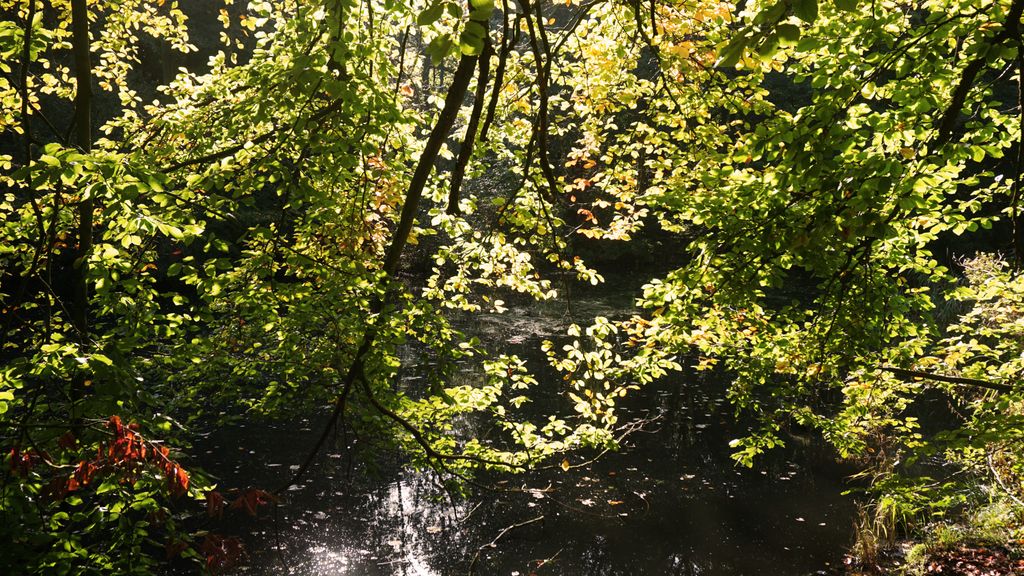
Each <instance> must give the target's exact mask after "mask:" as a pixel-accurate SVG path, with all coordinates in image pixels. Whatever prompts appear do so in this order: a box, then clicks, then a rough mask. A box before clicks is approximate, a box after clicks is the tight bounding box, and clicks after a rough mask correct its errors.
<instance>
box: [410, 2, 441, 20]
mask: <svg viewBox="0 0 1024 576" xmlns="http://www.w3.org/2000/svg"><path fill="white" fill-rule="evenodd" d="M442 13H444V5H443V4H441V3H440V2H434V3H433V4H431V5H430V6H427V7H426V8H424V9H423V11H422V12H420V13H419V15H418V16H416V24H417V25H419V26H430V25H431V24H433V23H434V22H437V20H438V19H439V18H441V14H442Z"/></svg>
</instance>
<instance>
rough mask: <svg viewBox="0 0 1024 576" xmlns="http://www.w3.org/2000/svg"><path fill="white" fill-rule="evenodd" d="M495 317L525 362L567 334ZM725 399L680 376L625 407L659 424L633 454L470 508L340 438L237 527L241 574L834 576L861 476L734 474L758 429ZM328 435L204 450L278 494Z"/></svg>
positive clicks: (224, 441)
mask: <svg viewBox="0 0 1024 576" xmlns="http://www.w3.org/2000/svg"><path fill="white" fill-rule="evenodd" d="M580 317H581V318H582V317H585V315H584V314H580ZM541 320H543V318H541ZM485 321H487V320H485ZM490 321H491V322H493V323H494V324H493V325H491V326H488V327H485V328H488V329H491V330H492V332H493V331H494V330H495V329H497V330H498V331H499V332H501V337H503V338H506V339H508V340H509V341H512V342H518V343H519V344H517V345H516V346H517V347H521V349H520V350H516V351H517V352H520V353H522V352H523V350H526V349H531V348H535V343H536V341H537V338H535V337H534V333H535V332H545V331H546V330H541V329H540V328H538V326H547V327H551V329H552V330H554V329H557V328H558V326H557V323H554V324H553V323H551V322H547V321H542V322H539V323H533V324H531V322H530V321H529V318H524V317H522V316H518V317H517V316H516V315H515V314H512V315H510V316H508V317H506V318H499V319H494V320H490ZM412 360H413V361H415V359H412ZM408 377H409V378H415V370H413V371H411V372H410V374H409V376H408ZM464 377H469V378H472V377H473V374H472V373H468V374H466V375H464ZM722 391H723V385H722V384H721V383H720V382H716V381H715V380H714V379H711V378H708V379H702V378H700V377H698V376H697V375H694V374H690V375H675V376H673V377H670V378H667V379H665V380H664V381H662V382H660V383H657V384H655V385H652V386H650V387H649V388H647V389H646V390H644V391H642V392H639V393H637V396H636V397H635V398H633V399H632V400H631V401H630V402H628V403H627V404H626V405H625V407H626V408H627V410H628V412H629V413H630V414H631V415H632V416H634V417H637V418H652V417H657V419H656V420H655V421H653V422H652V423H651V424H650V425H648V426H647V428H646V429H645V430H643V431H640V432H636V433H634V434H632V435H631V436H629V437H628V439H627V441H626V442H625V444H624V446H623V449H622V451H621V452H618V453H613V454H608V455H606V456H604V457H603V458H601V459H600V460H598V461H597V462H596V463H593V464H591V465H588V466H585V467H580V468H573V469H571V470H570V471H568V472H563V471H562V470H560V469H556V470H549V471H546V472H542V473H535V474H532V475H525V476H510V477H500V478H493V479H491V481H492V482H493V483H497V485H496V487H497V488H498V489H497V490H495V491H483V490H477V491H476V492H475V494H474V495H473V496H472V497H470V498H469V499H468V500H452V499H449V498H448V497H447V495H446V493H445V492H444V491H443V490H441V489H439V487H438V483H437V481H436V478H434V477H432V476H430V475H425V474H417V473H413V472H403V471H402V469H401V467H400V466H398V465H395V464H393V463H390V464H389V463H385V464H382V465H381V466H378V467H377V468H378V470H377V471H375V472H374V473H370V472H368V471H367V470H366V467H365V466H361V465H358V464H356V463H354V462H353V461H351V460H350V459H349V458H348V457H347V456H346V453H345V451H344V449H343V447H342V444H343V443H344V442H343V440H342V439H340V438H339V441H338V445H337V446H335V447H333V448H331V449H330V450H328V451H327V454H326V455H325V456H324V457H323V458H322V460H321V463H320V464H319V465H318V466H317V467H316V468H315V469H314V471H313V474H312V475H311V476H310V478H309V479H308V480H306V481H305V484H304V485H303V486H302V487H300V488H297V489H293V490H290V491H289V492H288V493H287V496H286V498H285V500H284V501H283V503H282V506H280V507H279V508H278V511H277V513H276V514H274V513H264V514H263V515H262V517H261V518H258V519H256V520H246V521H244V522H242V523H241V524H240V525H237V526H234V527H233V529H234V530H236V531H237V532H239V533H249V535H250V536H249V548H250V551H251V552H250V565H249V566H248V567H246V568H245V569H243V571H242V572H243V573H249V574H259V575H263V574H295V575H303V576H320V575H323V576H326V575H345V576H348V575H352V576H356V575H368V576H374V575H391V574H400V575H409V576H428V575H430V576H433V575H438V576H440V575H454V574H469V573H470V568H471V566H472V569H473V573H475V574H480V575H485V576H489V575H506V576H508V575H517V574H518V575H520V576H528V575H531V574H537V575H545V574H549V575H563V576H573V575H580V576H611V575H646V574H652V575H662V574H664V575H723V576H724V575H735V576H740V575H778V576H788V575H793V576H796V575H807V574H831V573H834V572H835V571H836V570H837V568H838V567H839V565H840V563H841V559H842V555H843V552H844V550H845V549H846V547H848V546H849V544H850V543H851V541H852V532H853V530H852V525H853V518H854V514H855V506H854V502H853V500H852V498H851V497H848V496H842V495H841V492H842V491H843V490H845V489H848V488H849V487H850V486H849V485H848V484H847V483H846V482H845V480H844V478H845V476H846V475H847V474H849V472H850V470H848V469H844V468H841V467H840V466H838V465H837V464H836V463H835V461H834V459H833V457H832V456H831V454H830V453H829V452H828V450H826V449H825V448H824V447H823V446H821V445H820V444H818V443H816V442H815V441H811V440H802V439H799V438H793V439H792V441H790V442H789V445H790V446H789V447H787V448H784V449H781V450H780V451H779V452H777V453H775V454H772V455H771V456H769V457H768V458H766V459H764V460H763V461H762V462H760V464H759V465H758V466H756V467H755V468H754V469H752V470H751V469H746V468H739V467H737V466H735V465H734V463H733V461H732V460H731V459H730V458H729V452H730V449H729V447H728V442H729V440H731V439H732V438H735V437H736V436H738V435H740V434H742V433H743V432H744V431H745V430H744V429H743V428H742V427H741V426H739V425H737V424H736V423H735V422H734V420H733V418H732V414H731V410H730V408H729V406H728V404H727V403H725V402H724V401H723V400H722ZM318 425H319V422H318V421H314V422H313V423H309V422H307V423H305V424H304V426H302V425H300V426H299V427H295V426H288V427H276V426H266V425H249V426H248V427H236V428H231V429H227V430H219V431H217V432H216V433H214V434H212V435H211V436H210V438H208V440H207V441H208V443H209V444H208V445H207V446H206V447H205V448H206V449H207V450H209V452H210V453H211V454H216V455H217V459H218V462H217V463H216V464H214V465H212V466H211V465H207V467H208V468H209V469H211V471H213V472H214V473H217V474H218V475H219V476H220V477H221V478H222V480H223V481H224V485H225V486H230V485H234V486H246V485H265V486H277V485H279V484H280V483H281V482H282V481H283V479H285V478H287V477H288V471H289V470H288V469H289V466H293V465H294V464H296V463H297V462H298V461H299V460H300V459H301V458H302V455H303V454H304V453H305V450H307V449H308V447H309V446H310V445H311V444H312V442H313V439H314V437H315V434H316V432H317V430H318ZM349 440H351V439H349ZM583 459H584V458H583V457H582V456H580V457H578V458H576V461H577V462H579V461H582V460H583ZM496 538H497V541H496V542H495V544H494V546H488V543H491V542H492V541H494V540H495V539H496ZM474 558H475V563H474Z"/></svg>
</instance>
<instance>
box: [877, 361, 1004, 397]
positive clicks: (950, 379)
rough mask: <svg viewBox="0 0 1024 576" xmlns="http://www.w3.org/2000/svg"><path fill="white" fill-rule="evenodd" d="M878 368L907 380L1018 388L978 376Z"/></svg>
mask: <svg viewBox="0 0 1024 576" xmlns="http://www.w3.org/2000/svg"><path fill="white" fill-rule="evenodd" d="M878 369H879V370H882V371H884V372H888V373H890V374H892V375H894V376H897V377H899V378H902V379H905V380H916V379H924V380H934V381H936V382H946V383H949V384H960V385H963V386H974V387H976V388H985V389H988V390H995V391H996V392H1013V391H1014V390H1016V389H1017V388H1016V387H1015V386H1010V385H1008V384H1000V383H998V382H989V381H987V380H978V379H976V378H964V377H962V376H945V375H942V374H933V373H931V372H921V371H918V370H907V369H905V368H896V367H894V366H879V367H878Z"/></svg>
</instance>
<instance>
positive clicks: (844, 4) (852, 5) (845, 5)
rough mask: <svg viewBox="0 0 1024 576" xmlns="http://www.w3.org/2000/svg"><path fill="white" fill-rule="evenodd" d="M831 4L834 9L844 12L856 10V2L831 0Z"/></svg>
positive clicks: (855, 0) (854, 0)
mask: <svg viewBox="0 0 1024 576" xmlns="http://www.w3.org/2000/svg"><path fill="white" fill-rule="evenodd" d="M832 2H833V3H834V4H835V5H836V8H838V9H840V10H845V11H846V12H854V11H856V10H857V0H832Z"/></svg>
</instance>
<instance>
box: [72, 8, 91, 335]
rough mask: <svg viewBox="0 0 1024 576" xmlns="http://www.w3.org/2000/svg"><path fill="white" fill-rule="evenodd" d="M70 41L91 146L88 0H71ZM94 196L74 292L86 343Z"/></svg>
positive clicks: (82, 220) (84, 143) (81, 119)
mask: <svg viewBox="0 0 1024 576" xmlns="http://www.w3.org/2000/svg"><path fill="white" fill-rule="evenodd" d="M71 41H72V51H73V52H74V60H75V84H76V86H75V117H74V122H75V144H76V145H77V146H78V148H80V149H81V150H82V151H83V152H89V151H90V150H91V149H92V63H91V58H90V54H89V50H90V41H89V10H88V7H87V6H86V0H71ZM92 212H93V199H92V198H83V199H81V200H80V201H79V203H78V252H77V255H76V258H75V269H76V273H75V279H74V288H73V293H72V306H71V324H72V325H73V326H74V328H75V330H76V331H77V332H78V336H79V340H80V341H81V342H82V343H83V344H84V343H85V342H86V341H87V340H88V339H89V280H88V278H89V252H91V251H92V226H93V220H92Z"/></svg>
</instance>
